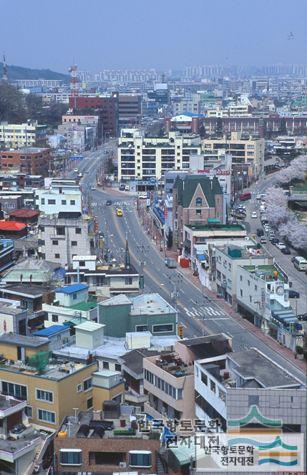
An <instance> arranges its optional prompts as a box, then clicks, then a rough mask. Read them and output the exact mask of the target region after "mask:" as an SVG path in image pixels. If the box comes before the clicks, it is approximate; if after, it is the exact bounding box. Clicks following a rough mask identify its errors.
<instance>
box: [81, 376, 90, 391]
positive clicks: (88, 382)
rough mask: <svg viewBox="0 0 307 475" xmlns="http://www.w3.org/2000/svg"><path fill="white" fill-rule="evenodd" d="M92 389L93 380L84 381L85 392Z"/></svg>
mask: <svg viewBox="0 0 307 475" xmlns="http://www.w3.org/2000/svg"><path fill="white" fill-rule="evenodd" d="M91 387H92V378H88V379H85V380H84V381H83V391H87V390H88V389H91Z"/></svg>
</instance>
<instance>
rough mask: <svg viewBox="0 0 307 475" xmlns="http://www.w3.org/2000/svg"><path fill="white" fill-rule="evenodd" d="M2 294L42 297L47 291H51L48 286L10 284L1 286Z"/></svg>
mask: <svg viewBox="0 0 307 475" xmlns="http://www.w3.org/2000/svg"><path fill="white" fill-rule="evenodd" d="M1 290H2V292H3V293H4V294H12V295H21V296H25V297H29V298H33V297H34V298H35V297H42V296H43V295H44V294H45V293H47V292H52V291H53V289H51V288H50V287H42V286H41V285H29V284H27V285H25V284H16V285H14V284H10V285H7V286H5V287H2V288H1Z"/></svg>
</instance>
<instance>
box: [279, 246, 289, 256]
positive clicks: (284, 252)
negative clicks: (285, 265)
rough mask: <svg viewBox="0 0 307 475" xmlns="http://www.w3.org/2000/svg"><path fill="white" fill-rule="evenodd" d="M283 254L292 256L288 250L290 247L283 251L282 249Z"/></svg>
mask: <svg viewBox="0 0 307 475" xmlns="http://www.w3.org/2000/svg"><path fill="white" fill-rule="evenodd" d="M281 252H282V253H283V254H287V255H290V254H291V251H290V249H289V248H288V246H286V247H284V248H283V249H281Z"/></svg>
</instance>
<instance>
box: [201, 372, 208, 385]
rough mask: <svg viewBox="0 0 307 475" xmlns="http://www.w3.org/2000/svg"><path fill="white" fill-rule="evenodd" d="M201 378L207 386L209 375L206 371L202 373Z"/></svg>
mask: <svg viewBox="0 0 307 475" xmlns="http://www.w3.org/2000/svg"><path fill="white" fill-rule="evenodd" d="M201 380H202V382H203V383H204V384H205V385H206V386H207V385H208V376H207V375H206V374H205V373H201Z"/></svg>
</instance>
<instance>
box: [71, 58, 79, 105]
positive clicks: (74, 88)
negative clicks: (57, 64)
mask: <svg viewBox="0 0 307 475" xmlns="http://www.w3.org/2000/svg"><path fill="white" fill-rule="evenodd" d="M77 70H78V67H77V65H76V64H73V65H72V66H71V67H70V68H69V72H70V97H72V98H73V100H72V103H73V108H74V109H76V108H77V97H78V92H79V86H78V82H79V79H78V73H77Z"/></svg>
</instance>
